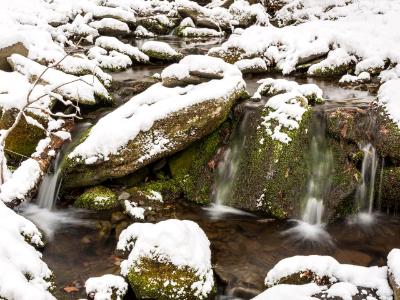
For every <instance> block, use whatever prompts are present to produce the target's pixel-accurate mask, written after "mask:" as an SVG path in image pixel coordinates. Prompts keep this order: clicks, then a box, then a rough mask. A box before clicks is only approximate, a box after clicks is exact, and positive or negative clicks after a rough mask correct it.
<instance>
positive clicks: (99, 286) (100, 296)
mask: <svg viewBox="0 0 400 300" xmlns="http://www.w3.org/2000/svg"><path fill="white" fill-rule="evenodd" d="M85 287H86V294H87V295H94V297H93V300H112V299H114V300H122V299H123V297H124V296H125V294H126V292H127V291H128V284H127V283H126V282H125V280H124V278H122V277H121V276H116V275H111V274H106V275H103V276H100V277H91V278H89V279H88V280H87V281H86V283H85ZM113 292H114V294H115V296H116V298H112V295H113Z"/></svg>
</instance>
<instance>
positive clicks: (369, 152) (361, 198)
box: [356, 144, 378, 214]
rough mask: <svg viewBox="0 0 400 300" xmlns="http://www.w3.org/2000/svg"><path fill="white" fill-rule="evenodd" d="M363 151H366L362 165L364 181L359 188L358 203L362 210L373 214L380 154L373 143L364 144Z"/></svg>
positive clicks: (357, 193)
mask: <svg viewBox="0 0 400 300" xmlns="http://www.w3.org/2000/svg"><path fill="white" fill-rule="evenodd" d="M362 151H363V152H364V159H363V162H362V167H361V177H362V181H361V184H360V185H359V186H358V188H357V192H356V203H357V206H358V209H359V211H360V212H366V213H368V214H372V211H373V204H374V196H375V179H376V170H377V168H378V156H377V154H376V150H375V147H374V146H373V145H371V144H367V145H365V146H363V147H362Z"/></svg>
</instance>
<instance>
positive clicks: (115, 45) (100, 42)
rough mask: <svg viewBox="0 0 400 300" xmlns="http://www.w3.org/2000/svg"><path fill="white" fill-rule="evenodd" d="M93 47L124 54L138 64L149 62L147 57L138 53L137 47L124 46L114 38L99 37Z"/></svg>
mask: <svg viewBox="0 0 400 300" xmlns="http://www.w3.org/2000/svg"><path fill="white" fill-rule="evenodd" d="M95 45H96V46H99V47H101V48H104V49H106V50H109V51H111V50H115V51H118V52H120V53H123V54H126V55H128V56H129V57H130V58H132V59H133V60H135V61H138V62H147V61H148V60H149V57H148V56H147V55H146V54H144V53H143V52H142V51H140V50H139V49H138V48H137V47H134V46H131V45H129V44H125V43H123V42H121V41H120V40H118V39H117V38H115V37H111V36H101V37H99V38H98V39H97V40H96V43H95Z"/></svg>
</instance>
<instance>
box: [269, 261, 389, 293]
mask: <svg viewBox="0 0 400 300" xmlns="http://www.w3.org/2000/svg"><path fill="white" fill-rule="evenodd" d="M303 271H311V272H313V273H314V274H315V275H317V276H318V277H319V278H322V277H324V276H327V277H328V278H329V279H330V281H331V283H336V282H342V283H349V284H352V285H355V286H358V287H364V288H370V289H376V290H377V295H378V296H379V297H380V299H381V300H391V299H392V295H393V291H392V290H391V288H390V286H389V283H388V280H387V267H362V266H354V265H347V264H340V263H339V262H338V261H336V260H335V259H334V258H332V257H330V256H318V255H310V256H293V257H289V258H285V259H283V260H281V261H280V262H278V264H276V265H275V266H274V268H272V270H270V271H269V272H268V274H267V277H266V278H265V284H266V285H267V286H273V285H275V284H277V283H278V282H279V280H280V279H282V278H284V277H287V276H289V275H292V274H296V273H299V272H303ZM339 287H340V286H339ZM342 287H343V286H342ZM338 289H339V288H338V287H335V288H334V289H333V292H337V290H338ZM346 290H347V292H351V289H349V285H346ZM342 292H343V290H342Z"/></svg>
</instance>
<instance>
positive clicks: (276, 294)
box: [253, 283, 325, 300]
mask: <svg viewBox="0 0 400 300" xmlns="http://www.w3.org/2000/svg"><path fill="white" fill-rule="evenodd" d="M324 289H325V288H324V287H320V286H318V285H316V284H315V283H309V284H304V285H288V284H281V285H277V286H274V287H272V288H269V289H268V290H266V291H265V292H263V293H262V294H260V295H258V296H256V297H254V298H253V300H288V299H290V300H317V299H316V298H314V297H312V295H315V294H318V293H320V292H322V291H323V290H324Z"/></svg>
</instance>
